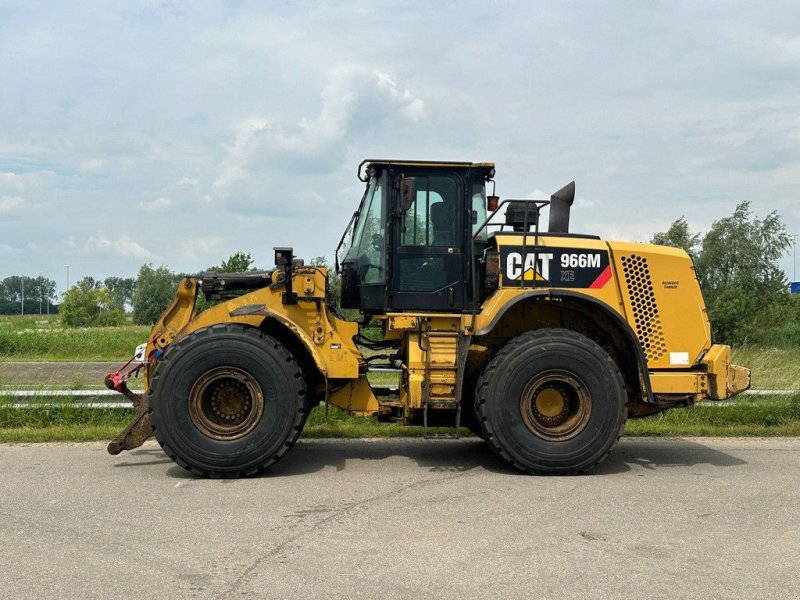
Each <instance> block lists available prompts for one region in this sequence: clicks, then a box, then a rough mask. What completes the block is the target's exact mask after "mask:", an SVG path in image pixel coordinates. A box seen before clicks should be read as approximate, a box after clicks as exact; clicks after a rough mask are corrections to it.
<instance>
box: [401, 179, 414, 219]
mask: <svg viewBox="0 0 800 600" xmlns="http://www.w3.org/2000/svg"><path fill="white" fill-rule="evenodd" d="M416 199H417V178H416V177H403V180H402V181H401V182H400V206H401V208H402V209H403V212H405V211H407V210H408V209H409V208H411V205H412V204H414V200H416Z"/></svg>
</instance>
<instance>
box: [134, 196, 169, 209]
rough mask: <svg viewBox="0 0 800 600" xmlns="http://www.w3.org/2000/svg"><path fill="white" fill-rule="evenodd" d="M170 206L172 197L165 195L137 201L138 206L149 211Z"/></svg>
mask: <svg viewBox="0 0 800 600" xmlns="http://www.w3.org/2000/svg"><path fill="white" fill-rule="evenodd" d="M170 206H172V198H167V197H166V196H159V197H158V198H155V199H153V200H145V201H143V202H140V203H139V208H141V209H142V210H146V211H150V212H157V211H161V210H166V209H168V208H169V207H170Z"/></svg>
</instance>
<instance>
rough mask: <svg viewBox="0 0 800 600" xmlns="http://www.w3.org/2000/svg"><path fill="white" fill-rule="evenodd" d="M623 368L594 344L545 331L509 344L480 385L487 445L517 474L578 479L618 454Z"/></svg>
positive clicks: (556, 331)
mask: <svg viewBox="0 0 800 600" xmlns="http://www.w3.org/2000/svg"><path fill="white" fill-rule="evenodd" d="M626 401H627V397H626V391H625V383H624V381H623V379H622V375H621V374H620V371H619V368H618V367H617V365H616V363H615V362H614V361H613V360H612V359H611V357H610V356H609V355H608V353H607V352H606V351H605V350H603V348H601V347H600V346H599V345H597V344H596V343H594V342H593V341H592V340H590V339H588V338H586V337H584V336H582V335H580V334H578V333H575V332H574V331H569V330H566V329H539V330H536V331H530V332H527V333H524V334H522V335H520V336H518V337H516V338H514V339H512V340H511V341H510V342H508V343H507V344H506V345H505V346H504V347H503V348H502V349H501V350H500V351H499V352H498V353H497V354H496V355H495V356H494V357H493V358H492V360H491V361H490V363H489V364H488V365H487V367H486V369H485V370H484V372H483V374H482V375H481V377H480V379H479V380H478V389H477V392H476V395H475V407H476V410H477V412H478V415H479V417H480V420H481V426H482V428H483V433H484V439H485V440H486V441H487V443H488V444H489V445H490V446H491V447H492V448H493V449H494V450H495V451H496V452H497V453H498V454H499V455H500V456H502V457H503V458H504V459H505V460H507V461H508V462H509V463H510V464H512V465H514V466H515V467H517V468H518V469H521V470H524V471H528V472H530V473H537V474H547V475H549V474H576V473H581V472H584V471H586V470H588V469H591V468H592V467H594V466H595V465H597V464H598V463H600V462H601V461H602V460H603V459H604V458H605V457H606V456H608V454H609V453H610V452H611V450H612V449H613V447H614V445H615V444H616V442H617V440H618V439H619V437H620V435H621V434H622V429H623V427H624V426H625V420H626V417H627V408H626Z"/></svg>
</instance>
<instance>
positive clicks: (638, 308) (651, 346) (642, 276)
mask: <svg viewBox="0 0 800 600" xmlns="http://www.w3.org/2000/svg"><path fill="white" fill-rule="evenodd" d="M621 261H622V272H623V274H624V275H625V285H626V286H627V289H628V297H629V299H630V302H631V306H632V307H633V320H634V323H635V324H636V335H637V336H638V337H639V342H641V344H642V348H643V349H644V353H645V355H646V356H647V360H648V362H649V361H655V360H658V359H659V358H661V357H662V356H664V354H665V353H666V351H667V344H666V341H665V340H664V332H663V330H662V328H661V319H660V318H659V316H658V305H657V304H656V295H655V292H654V291H653V282H652V281H651V279H650V268H649V267H648V266H647V259H646V258H644V257H643V256H638V255H636V254H631V255H630V256H623V257H621Z"/></svg>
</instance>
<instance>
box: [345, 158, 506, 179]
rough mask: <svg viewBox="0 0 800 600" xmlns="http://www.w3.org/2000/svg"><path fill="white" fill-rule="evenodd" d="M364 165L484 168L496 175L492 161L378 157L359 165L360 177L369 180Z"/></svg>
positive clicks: (368, 159)
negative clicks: (365, 175) (363, 171)
mask: <svg viewBox="0 0 800 600" xmlns="http://www.w3.org/2000/svg"><path fill="white" fill-rule="evenodd" d="M364 165H366V166H367V168H369V167H390V166H400V167H421V168H445V169H447V168H450V169H482V170H484V171H487V172H489V175H490V177H493V176H494V163H491V162H448V161H438V160H383V159H377V158H367V159H364V160H362V161H361V164H360V165H358V178H359V179H360V180H361V181H367V179H365V178H364V177H362V175H361V172H362V170H363V167H364Z"/></svg>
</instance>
